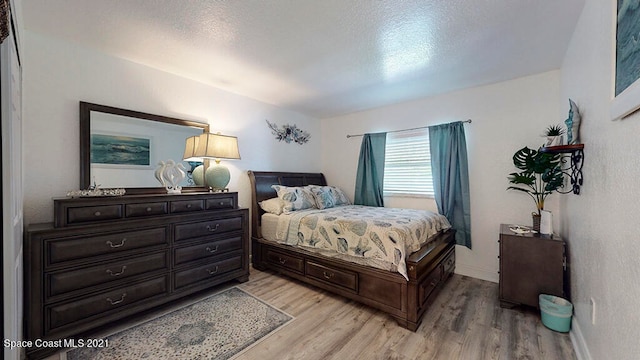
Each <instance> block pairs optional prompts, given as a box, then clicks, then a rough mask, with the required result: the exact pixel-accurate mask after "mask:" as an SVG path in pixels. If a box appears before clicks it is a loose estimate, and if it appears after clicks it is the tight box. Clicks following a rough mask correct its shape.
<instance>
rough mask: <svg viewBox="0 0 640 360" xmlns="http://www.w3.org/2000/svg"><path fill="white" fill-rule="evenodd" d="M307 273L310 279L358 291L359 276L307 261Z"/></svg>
mask: <svg viewBox="0 0 640 360" xmlns="http://www.w3.org/2000/svg"><path fill="white" fill-rule="evenodd" d="M306 273H307V276H309V277H310V278H313V279H316V280H320V281H322V282H327V283H331V284H334V285H338V286H340V287H343V288H345V289H348V290H352V291H356V292H357V291H358V274H356V273H354V272H352V271H348V270H344V269H337V268H334V267H329V266H325V265H321V264H318V263H315V262H313V261H309V260H307V263H306Z"/></svg>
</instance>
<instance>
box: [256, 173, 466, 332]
mask: <svg viewBox="0 0 640 360" xmlns="http://www.w3.org/2000/svg"><path fill="white" fill-rule="evenodd" d="M249 179H250V180H251V184H252V193H251V194H252V202H251V210H252V220H251V221H252V248H251V249H252V262H253V267H254V268H256V269H258V270H263V269H270V270H274V271H277V272H279V273H281V274H283V275H287V276H289V277H292V278H294V279H297V280H300V281H303V282H305V283H308V284H311V285H314V286H316V287H319V288H321V289H325V290H328V291H331V292H333V293H336V294H339V295H341V296H344V297H346V298H349V299H352V300H356V301H358V302H361V303H363V304H366V305H369V306H371V307H373V308H376V309H379V310H382V311H384V312H385V313H387V314H389V315H391V316H392V317H393V318H394V319H395V320H396V321H397V322H398V324H399V325H400V326H402V327H405V328H408V329H409V330H412V331H415V330H417V328H418V327H419V326H420V323H421V321H422V317H423V315H424V314H425V312H426V310H427V308H428V307H429V305H430V304H431V302H432V301H433V299H434V298H435V296H436V295H437V294H438V292H439V291H440V289H441V288H442V287H443V285H444V284H445V283H446V281H447V280H448V279H449V278H450V275H451V274H453V271H454V269H455V246H454V244H455V240H454V238H455V230H445V231H442V232H438V233H436V234H435V235H434V236H433V237H431V238H429V239H428V241H427V242H426V243H424V244H423V245H422V247H420V248H419V250H417V251H415V252H413V253H411V254H406V259H405V262H406V270H407V271H406V272H407V277H406V278H405V276H403V275H401V274H400V273H399V272H393V271H388V270H382V269H379V268H375V267H372V266H368V265H362V264H358V263H355V262H352V261H347V260H344V259H339V258H336V257H330V256H323V255H320V254H319V253H317V252H312V251H310V250H307V249H308V248H307V249H303V248H301V247H296V246H290V245H283V244H280V243H277V242H274V241H270V240H267V239H265V237H264V236H263V235H265V234H266V231H267V230H266V228H265V227H263V225H266V224H265V223H263V222H262V221H263V220H262V216H263V214H264V213H265V212H264V211H263V210H262V208H261V207H260V205H259V203H260V202H262V201H264V200H268V199H271V198H274V197H276V191H275V190H274V189H273V188H272V185H283V186H285V187H286V186H290V187H301V186H306V185H320V186H324V185H327V184H326V181H325V178H324V175H322V174H321V173H288V172H258V171H249ZM381 222H382V221H381ZM384 226H386V225H384ZM389 226H391V225H390V224H389ZM363 238H364V237H363ZM361 240H362V239H361ZM374 240H375V239H374V238H372V239H371V241H372V242H373V241H374ZM364 251H366V250H364Z"/></svg>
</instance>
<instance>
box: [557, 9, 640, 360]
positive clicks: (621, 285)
mask: <svg viewBox="0 0 640 360" xmlns="http://www.w3.org/2000/svg"><path fill="white" fill-rule="evenodd" d="M615 5H616V1H601V0H588V1H587V2H586V5H585V7H584V10H583V13H582V15H581V18H580V20H579V22H578V24H577V27H576V30H575V32H574V35H573V38H572V40H571V43H570V47H569V49H568V51H567V54H566V57H565V60H564V64H563V66H562V81H561V84H562V85H561V98H562V99H566V98H568V97H570V98H571V99H573V100H574V101H575V102H576V104H577V105H578V107H579V109H580V112H581V113H582V125H581V129H580V136H581V138H582V142H583V143H584V144H585V150H584V153H585V157H584V158H585V162H584V168H583V175H584V186H583V187H582V189H581V194H580V196H567V197H563V198H562V202H561V210H562V211H561V213H562V228H561V235H562V236H563V237H564V238H565V239H567V241H568V243H569V254H570V259H569V260H570V271H571V289H572V302H573V304H574V305H575V317H574V323H573V330H572V332H573V333H572V334H573V335H574V339H575V340H577V343H578V344H579V345H580V346H579V347H578V348H579V351H580V352H581V353H582V357H583V358H584V359H640V342H638V339H639V338H640V330H639V329H640V326H639V324H640V310H639V309H638V304H640V300H639V299H640V281H639V280H638V279H640V266H638V264H639V263H640V246H639V245H638V240H639V239H640V234H639V233H638V229H639V227H638V224H639V223H640V221H639V220H638V218H639V214H640V191H639V190H638V189H639V183H638V179H640V166H639V165H640V162H639V161H638V152H639V151H640V145H639V144H640V143H639V142H638V139H639V134H640V113H636V114H635V115H632V116H630V117H629V118H627V119H624V120H622V121H611V120H610V117H609V104H610V102H609V100H610V99H611V97H612V86H613V85H612V84H613V80H612V69H613V66H614V65H613V59H614V57H613V39H614V29H615V9H614V6H615ZM591 298H593V299H594V300H595V304H596V312H595V315H596V316H595V324H594V323H592V319H591V304H590V299H591Z"/></svg>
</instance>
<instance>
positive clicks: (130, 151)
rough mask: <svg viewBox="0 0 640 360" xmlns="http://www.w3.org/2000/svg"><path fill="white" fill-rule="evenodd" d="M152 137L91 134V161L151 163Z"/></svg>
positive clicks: (98, 162)
mask: <svg viewBox="0 0 640 360" xmlns="http://www.w3.org/2000/svg"><path fill="white" fill-rule="evenodd" d="M150 143H151V141H150V139H147V138H140V137H132V136H118V135H106V134H91V163H93V164H109V165H147V166H148V165H151V161H150V156H149V149H150Z"/></svg>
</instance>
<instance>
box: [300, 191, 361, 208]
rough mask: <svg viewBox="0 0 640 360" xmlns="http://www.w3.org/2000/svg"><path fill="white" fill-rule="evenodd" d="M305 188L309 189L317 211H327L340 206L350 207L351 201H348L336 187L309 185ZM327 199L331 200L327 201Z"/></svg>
mask: <svg viewBox="0 0 640 360" xmlns="http://www.w3.org/2000/svg"><path fill="white" fill-rule="evenodd" d="M307 187H308V188H309V189H311V191H312V193H313V196H314V197H315V200H316V206H317V207H318V209H327V208H331V207H334V206H340V205H351V201H349V198H348V197H347V195H346V194H345V193H344V191H342V190H340V189H339V188H338V187H335V186H319V185H309V186H307ZM329 197H330V198H331V199H329Z"/></svg>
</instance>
